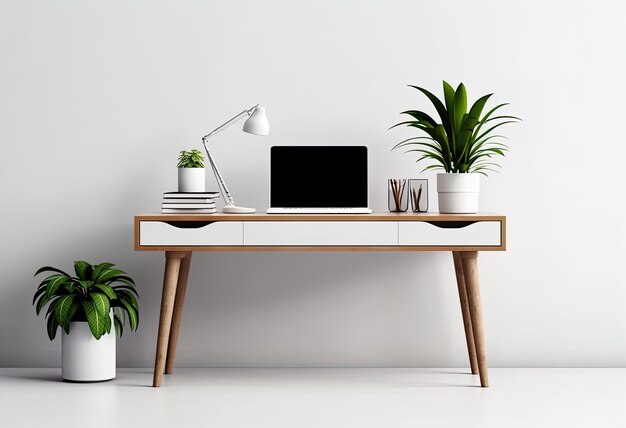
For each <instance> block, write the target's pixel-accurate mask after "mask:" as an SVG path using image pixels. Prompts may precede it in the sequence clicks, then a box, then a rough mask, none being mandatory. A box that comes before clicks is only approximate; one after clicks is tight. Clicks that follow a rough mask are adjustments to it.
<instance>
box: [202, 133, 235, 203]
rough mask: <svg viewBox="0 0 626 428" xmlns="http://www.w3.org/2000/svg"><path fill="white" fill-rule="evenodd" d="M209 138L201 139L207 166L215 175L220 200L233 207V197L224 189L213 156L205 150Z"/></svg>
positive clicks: (224, 184)
mask: <svg viewBox="0 0 626 428" xmlns="http://www.w3.org/2000/svg"><path fill="white" fill-rule="evenodd" d="M214 132H215V131H214ZM218 132H219V131H218ZM210 136H211V134H208V135H206V136H204V137H202V145H203V146H204V151H205V152H206V155H207V158H208V159H209V164H210V165H211V169H212V170H213V174H214V175H215V180H216V181H217V185H218V188H219V189H220V193H221V194H222V198H224V201H225V202H226V204H227V205H235V201H234V200H233V197H232V196H231V195H230V192H229V191H228V187H226V183H225V182H224V179H223V178H222V174H220V171H219V170H218V169H217V165H216V164H215V161H214V160H213V156H211V152H210V151H209V149H208V148H207V145H206V140H207V139H208V138H209V137H210Z"/></svg>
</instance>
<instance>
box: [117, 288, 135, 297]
mask: <svg viewBox="0 0 626 428" xmlns="http://www.w3.org/2000/svg"><path fill="white" fill-rule="evenodd" d="M112 288H113V290H115V292H116V293H117V292H118V291H121V290H127V291H130V292H131V293H133V294H135V296H137V297H139V293H137V289H136V288H135V287H130V286H128V285H114V286H113V287H112Z"/></svg>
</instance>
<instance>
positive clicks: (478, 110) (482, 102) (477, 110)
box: [469, 94, 493, 121]
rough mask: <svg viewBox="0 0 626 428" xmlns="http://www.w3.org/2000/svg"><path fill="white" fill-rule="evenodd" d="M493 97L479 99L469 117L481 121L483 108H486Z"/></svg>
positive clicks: (486, 96)
mask: <svg viewBox="0 0 626 428" xmlns="http://www.w3.org/2000/svg"><path fill="white" fill-rule="evenodd" d="M492 95H493V94H487V95H483V96H482V97H480V98H479V99H477V100H476V102H475V103H474V105H473V106H472V108H471V109H470V112H469V116H470V117H471V118H474V119H476V120H477V121H478V120H480V114H481V113H482V112H483V108H484V107H485V104H486V103H487V100H489V98H490V97H491V96H492Z"/></svg>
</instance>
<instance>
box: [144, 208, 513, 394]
mask: <svg viewBox="0 0 626 428" xmlns="http://www.w3.org/2000/svg"><path fill="white" fill-rule="evenodd" d="M135 250H136V251H164V252H165V275H164V279H163V295H162V297H161V315H160V320H159V333H158V338H157V348H156V357H155V363H154V378H153V386H155V387H158V386H160V385H161V379H162V377H163V373H165V374H171V373H173V371H174V359H175V358H176V344H177V342H178V334H179V331H180V324H181V320H182V316H183V304H184V301H185V291H186V288H187V279H188V277H189V267H190V265H191V255H192V252H194V251H451V252H452V255H453V260H454V269H455V272H456V280H457V286H458V290H459V298H460V301H461V313H462V315H463V325H464V327H465V338H466V342H467V350H468V354H469V360H470V367H471V370H472V373H473V374H479V375H480V384H481V385H482V386H483V387H487V386H488V385H489V381H488V375H487V358H486V356H485V339H484V334H483V321H482V314H481V308H480V290H479V282H478V271H477V256H478V251H504V250H506V217H505V216H502V215H486V214H431V213H420V214H414V213H401V214H396V213H381V214H365V215H347V214H315V215H309V214H295V215H294V214H272V215H268V214H242V215H221V214H209V215H178V214H146V215H138V216H135Z"/></svg>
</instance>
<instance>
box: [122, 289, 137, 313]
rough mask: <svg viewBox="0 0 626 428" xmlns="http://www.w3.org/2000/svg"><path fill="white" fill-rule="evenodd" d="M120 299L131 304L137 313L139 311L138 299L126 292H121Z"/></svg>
mask: <svg viewBox="0 0 626 428" xmlns="http://www.w3.org/2000/svg"><path fill="white" fill-rule="evenodd" d="M120 298H121V299H125V300H127V301H128V302H130V304H131V305H133V307H134V308H135V309H136V310H137V311H139V304H138V303H137V299H136V298H135V296H133V295H132V294H131V293H130V292H128V291H126V290H120Z"/></svg>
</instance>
